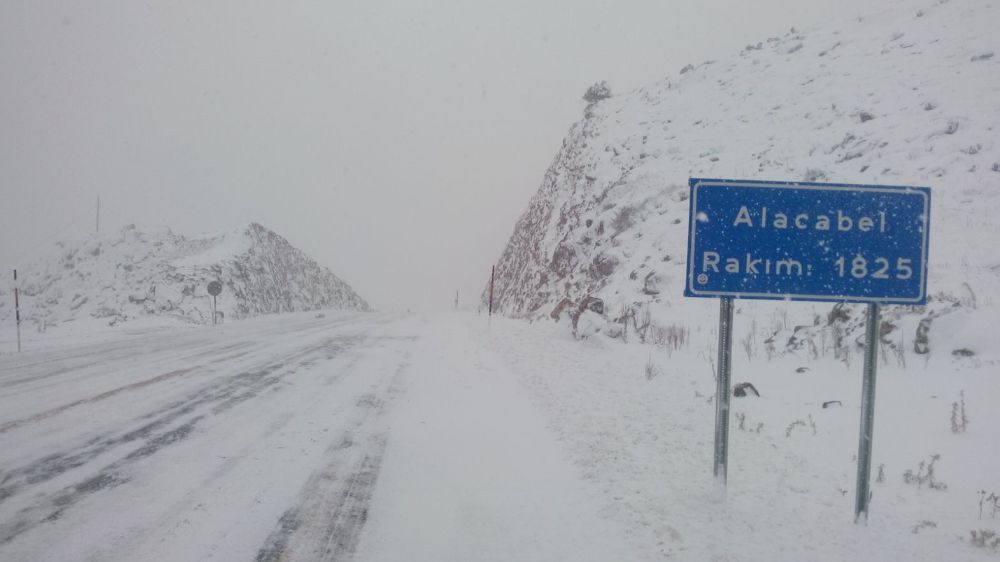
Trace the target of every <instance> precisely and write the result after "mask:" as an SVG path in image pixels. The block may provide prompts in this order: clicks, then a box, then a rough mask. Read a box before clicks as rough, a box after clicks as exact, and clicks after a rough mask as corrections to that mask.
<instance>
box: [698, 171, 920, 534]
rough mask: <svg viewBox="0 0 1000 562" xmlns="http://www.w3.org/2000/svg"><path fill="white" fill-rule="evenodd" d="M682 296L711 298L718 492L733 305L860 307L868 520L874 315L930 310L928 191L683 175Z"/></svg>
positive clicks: (861, 461) (722, 477) (859, 503)
mask: <svg viewBox="0 0 1000 562" xmlns="http://www.w3.org/2000/svg"><path fill="white" fill-rule="evenodd" d="M688 185H689V187H690V190H691V191H690V213H689V224H688V227H689V230H688V253H687V281H686V284H685V287H684V296H687V297H702V298H718V299H720V308H719V367H718V373H717V379H718V380H717V393H716V400H717V402H716V416H715V449H714V455H713V458H714V460H713V465H714V466H713V474H714V476H715V478H716V480H717V481H718V482H719V483H720V484H721V485H722V487H723V489H724V488H725V486H726V485H727V477H728V462H729V459H728V456H729V410H730V397H731V394H732V389H731V386H732V380H731V369H732V364H731V360H732V341H733V336H732V330H733V299H737V298H745V299H768V300H789V301H796V300H801V301H826V302H847V303H865V304H867V305H868V317H867V323H866V329H865V365H864V379H863V382H862V396H861V423H860V432H859V439H858V467H857V468H858V470H857V488H856V496H855V509H854V519H855V522H857V523H867V520H868V507H869V503H870V501H871V491H870V490H871V489H870V481H871V462H872V459H871V454H872V436H873V428H874V419H875V380H876V371H877V359H878V344H879V338H880V333H879V329H880V324H881V323H880V321H879V320H880V312H881V307H882V306H883V305H886V304H903V305H922V304H925V303H926V302H927V256H928V248H929V240H930V210H931V190H930V188H928V187H909V186H886V185H857V184H832V183H808V182H801V183H799V182H770V181H756V180H752V181H751V180H731V179H702V178H691V179H690V180H689V181H688Z"/></svg>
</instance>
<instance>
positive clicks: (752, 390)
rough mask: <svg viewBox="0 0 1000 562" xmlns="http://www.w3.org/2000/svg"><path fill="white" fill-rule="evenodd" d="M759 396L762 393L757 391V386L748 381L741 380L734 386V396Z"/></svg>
mask: <svg viewBox="0 0 1000 562" xmlns="http://www.w3.org/2000/svg"><path fill="white" fill-rule="evenodd" d="M750 395H753V396H757V397H758V398H759V397H760V393H759V392H757V388H756V387H754V385H752V384H750V383H748V382H741V383H739V384H737V385H736V386H734V387H733V396H736V397H738V398H745V397H747V396H750Z"/></svg>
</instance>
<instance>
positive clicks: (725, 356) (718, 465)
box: [712, 297, 733, 487]
mask: <svg viewBox="0 0 1000 562" xmlns="http://www.w3.org/2000/svg"><path fill="white" fill-rule="evenodd" d="M732 358H733V299H732V298H731V297H723V298H721V299H719V373H718V376H717V377H716V378H717V379H718V380H717V381H716V391H715V465H714V467H713V469H712V474H713V475H714V476H715V480H716V482H719V483H721V484H722V485H723V487H725V485H726V480H727V478H728V471H727V470H726V465H727V464H728V462H729V401H730V396H731V392H730V390H729V389H730V388H731V387H732V380H731V379H732Z"/></svg>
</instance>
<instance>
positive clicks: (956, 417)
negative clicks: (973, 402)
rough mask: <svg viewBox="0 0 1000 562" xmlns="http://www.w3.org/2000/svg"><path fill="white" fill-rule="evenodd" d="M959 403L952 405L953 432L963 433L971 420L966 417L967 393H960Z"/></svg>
mask: <svg viewBox="0 0 1000 562" xmlns="http://www.w3.org/2000/svg"><path fill="white" fill-rule="evenodd" d="M958 395H959V401H958V402H952V403H951V432H952V433H963V432H965V428H966V426H967V425H968V424H969V418H968V417H967V416H966V415H965V391H964V390H963V391H960V392H959V393H958Z"/></svg>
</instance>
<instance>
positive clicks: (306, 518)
mask: <svg viewBox="0 0 1000 562" xmlns="http://www.w3.org/2000/svg"><path fill="white" fill-rule="evenodd" d="M408 366H409V363H408V362H407V361H405V360H404V362H403V363H402V364H401V365H400V366H399V367H398V368H397V369H396V371H395V373H394V374H393V376H392V377H391V379H390V380H389V381H388V384H386V385H385V387H384V388H383V389H382V390H381V392H380V394H383V395H384V396H385V398H382V397H380V396H379V395H377V394H375V393H369V394H365V395H363V396H362V397H361V398H360V399H359V400H358V401H357V403H356V407H357V409H358V413H357V416H358V418H357V419H356V420H355V421H354V423H353V424H352V426H351V427H350V428H349V429H347V430H346V431H345V432H344V434H343V435H342V436H341V437H340V439H339V440H338V441H337V442H335V443H334V444H333V445H331V446H330V448H329V449H328V450H327V453H326V456H327V457H328V460H327V461H326V464H325V465H324V466H323V467H322V468H320V469H319V470H317V471H316V472H314V473H313V474H312V476H310V477H309V480H308V481H307V482H306V484H305V485H304V486H303V487H302V490H301V491H300V492H299V495H298V498H299V499H298V501H297V502H296V504H295V505H294V506H292V507H290V508H288V509H287V510H286V511H285V512H284V514H282V516H281V518H280V519H279V520H278V522H277V525H276V528H275V529H274V531H272V532H271V534H270V535H269V536H268V537H267V539H266V540H265V542H264V545H263V546H262V547H261V548H260V550H259V551H258V552H257V557H256V559H255V560H256V562H285V561H288V560H320V561H324V562H337V561H343V560H350V559H351V558H352V557H353V555H354V552H355V549H356V548H357V546H358V540H359V539H360V537H361V531H362V530H363V529H364V525H365V523H366V522H367V520H368V505H369V503H370V501H371V497H372V493H373V492H374V489H375V484H376V482H377V481H378V475H379V470H380V469H381V466H382V458H383V456H384V455H385V449H386V446H387V444H388V434H387V433H386V432H385V431H382V430H380V429H378V427H377V426H378V424H377V421H378V419H379V418H380V417H381V416H382V414H383V412H384V411H385V407H386V402H387V401H391V399H392V398H395V397H396V396H397V395H398V394H399V392H400V390H399V384H400V378H401V375H402V373H403V372H404V371H405V370H406V368H407V367H408Z"/></svg>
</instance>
